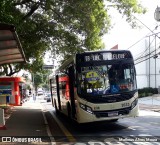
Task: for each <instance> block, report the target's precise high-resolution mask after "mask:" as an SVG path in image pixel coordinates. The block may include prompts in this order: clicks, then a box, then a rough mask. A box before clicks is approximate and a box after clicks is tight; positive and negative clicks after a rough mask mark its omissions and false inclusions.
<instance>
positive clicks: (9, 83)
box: [0, 77, 25, 106]
mask: <svg viewBox="0 0 160 145" xmlns="http://www.w3.org/2000/svg"><path fill="white" fill-rule="evenodd" d="M24 83H25V79H24V78H23V77H0V88H1V90H5V91H8V92H9V91H10V93H11V94H6V95H5V94H4V93H3V94H2V95H0V103H2V104H4V103H6V96H7V95H9V96H10V101H9V102H8V103H9V104H10V105H14V106H19V105H21V101H22V99H23V98H22V93H21V87H22V85H23V84H24Z"/></svg>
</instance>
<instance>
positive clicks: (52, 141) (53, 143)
mask: <svg viewBox="0 0 160 145" xmlns="http://www.w3.org/2000/svg"><path fill="white" fill-rule="evenodd" d="M41 110H42V115H43V118H44V123H45V125H46V130H47V134H48V136H49V138H50V140H51V145H55V142H56V141H55V139H54V137H53V136H52V134H51V131H50V129H49V126H48V121H47V119H46V116H45V114H44V112H45V110H44V108H43V106H42V105H41Z"/></svg>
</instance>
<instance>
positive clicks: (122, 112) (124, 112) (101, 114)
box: [94, 107, 131, 118]
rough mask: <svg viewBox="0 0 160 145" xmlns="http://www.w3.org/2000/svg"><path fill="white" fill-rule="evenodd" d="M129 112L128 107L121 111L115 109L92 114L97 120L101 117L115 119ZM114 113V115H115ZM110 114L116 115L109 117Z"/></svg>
mask: <svg viewBox="0 0 160 145" xmlns="http://www.w3.org/2000/svg"><path fill="white" fill-rule="evenodd" d="M130 111H131V108H130V107H127V108H123V109H116V110H107V111H94V114H95V116H96V117H97V118H101V117H115V116H119V115H127V114H129V113H130ZM115 112H116V113H115ZM110 113H113V114H116V115H115V116H114V115H113V116H109V114H110Z"/></svg>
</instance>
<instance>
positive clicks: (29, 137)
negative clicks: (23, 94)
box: [0, 99, 51, 145]
mask: <svg viewBox="0 0 160 145" xmlns="http://www.w3.org/2000/svg"><path fill="white" fill-rule="evenodd" d="M6 128H7V129H6V130H0V136H1V137H5V136H6V137H11V140H12V142H13V141H15V142H17V143H18V144H23V143H22V142H25V144H27V143H28V144H32V143H33V144H34V145H35V144H51V143H50V138H49V136H48V133H47V128H46V124H45V120H44V117H43V113H42V106H41V104H40V103H39V102H34V101H33V100H32V99H30V100H29V101H28V102H25V103H24V104H23V105H22V106H15V107H13V109H12V114H11V116H10V118H9V119H7V121H6ZM9 139H10V138H9ZM0 141H2V138H1V140H0ZM31 142H32V143H31ZM17 143H16V144H17ZM7 144H8V143H7Z"/></svg>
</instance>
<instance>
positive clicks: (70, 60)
mask: <svg viewBox="0 0 160 145" xmlns="http://www.w3.org/2000/svg"><path fill="white" fill-rule="evenodd" d="M73 61H74V56H71V57H70V58H69V59H67V60H66V61H65V62H64V63H63V64H62V65H61V66H60V67H59V68H58V69H57V70H56V73H57V72H58V71H62V70H64V69H65V68H66V67H67V66H68V65H69V64H71V63H72V62H73Z"/></svg>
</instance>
